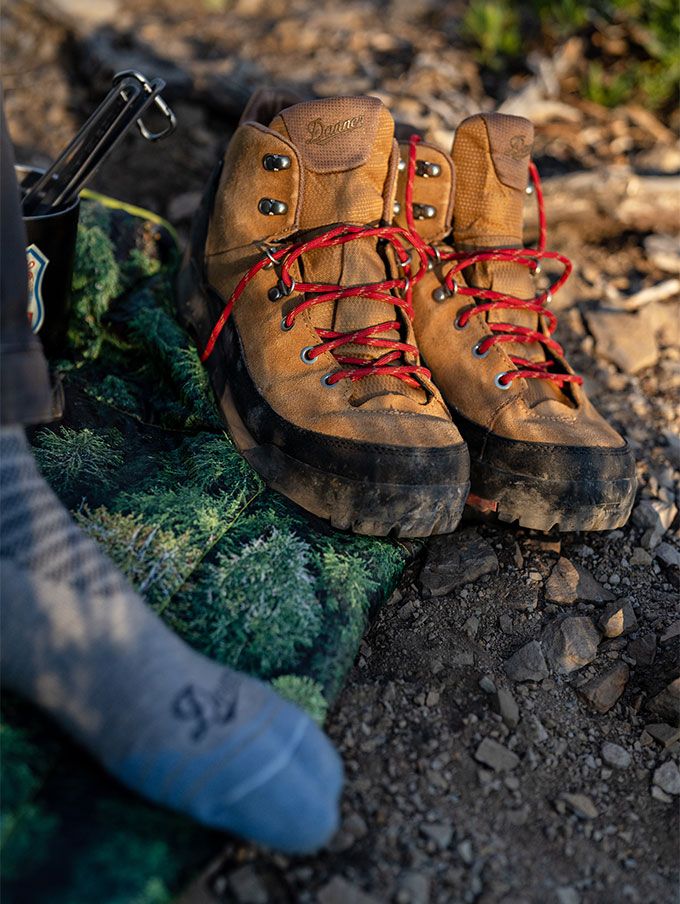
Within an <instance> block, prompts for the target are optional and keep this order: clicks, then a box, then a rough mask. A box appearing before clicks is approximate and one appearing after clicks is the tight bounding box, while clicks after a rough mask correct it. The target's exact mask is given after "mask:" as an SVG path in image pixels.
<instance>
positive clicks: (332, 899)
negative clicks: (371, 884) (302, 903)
mask: <svg viewBox="0 0 680 904" xmlns="http://www.w3.org/2000/svg"><path fill="white" fill-rule="evenodd" d="M316 899H317V901H318V904H348V902H349V901H351V902H352V904H378V901H377V899H376V898H374V897H373V896H372V895H367V894H366V892H365V891H363V890H362V889H361V888H357V886H356V885H352V883H351V882H348V881H347V879H343V878H342V876H333V878H332V879H331V880H330V882H328V883H327V884H326V885H324V886H323V888H320V889H319V891H318V892H317V895H316Z"/></svg>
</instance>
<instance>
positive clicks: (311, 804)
mask: <svg viewBox="0 0 680 904" xmlns="http://www.w3.org/2000/svg"><path fill="white" fill-rule="evenodd" d="M0 556H1V562H0V592H1V595H0V603H1V606H2V634H1V653H0V662H1V666H2V678H3V681H5V682H6V684H7V686H8V687H11V688H12V689H14V690H16V691H18V692H19V693H21V694H23V695H24V696H26V697H28V698H29V699H30V700H32V701H33V702H35V703H37V704H38V705H40V706H41V707H43V708H44V709H45V710H47V712H48V713H50V714H51V715H52V716H53V717H54V718H55V719H56V720H57V721H58V722H59V723H60V724H61V725H62V726H63V728H65V729H66V731H67V732H69V733H70V734H71V735H73V737H75V738H76V739H77V740H78V741H79V742H80V743H82V744H83V745H84V746H85V747H87V748H88V749H89V750H90V751H91V752H92V754H94V756H95V757H96V758H97V759H99V760H100V761H101V762H102V764H103V765H104V766H105V767H106V768H107V769H108V770H109V771H110V772H112V773H113V774H114V775H116V776H117V777H118V778H119V779H120V780H121V781H122V782H124V783H125V784H126V785H128V786H129V787H130V788H133V789H134V790H135V791H138V792H139V793H140V794H143V795H144V796H145V797H147V798H149V799H151V800H152V801H154V802H156V803H158V804H162V805H165V806H168V807H171V808H173V809H175V810H179V811H181V812H184V813H186V814H188V815H190V816H192V817H193V818H195V819H197V820H198V821H200V822H202V823H204V824H205V825H208V826H212V827H214V828H218V829H224V830H228V831H231V832H234V833H236V834H238V835H240V836H242V837H243V838H247V839H249V840H253V841H256V842H258V843H261V844H264V845H266V846H268V847H272V848H276V849H278V850H282V851H285V852H289V853H307V852H311V851H313V850H315V849H317V848H318V847H320V846H322V845H323V844H324V843H325V842H326V841H327V840H328V839H329V838H330V836H331V835H332V833H333V832H334V830H335V828H336V825H337V818H338V798H339V794H340V789H341V785H342V766H341V763H340V760H339V757H338V755H337V754H336V752H335V751H334V749H333V747H332V746H331V744H330V742H329V741H328V739H327V738H326V737H325V735H324V734H323V732H321V731H320V730H319V729H318V728H317V727H316V725H315V724H314V723H313V721H312V720H311V719H310V718H309V717H308V716H307V715H305V714H304V713H303V712H302V711H301V710H299V709H298V708H297V707H295V706H293V705H292V704H289V703H287V702H285V701H284V700H283V699H281V698H280V697H279V696H278V695H277V694H276V693H275V692H274V691H272V690H271V689H270V688H269V687H267V686H266V685H264V684H262V683H261V682H259V681H256V680H254V679H252V678H249V677H247V676H245V675H242V674H239V673H238V672H234V671H232V670H231V669H228V668H226V667H224V666H220V665H218V664H216V663H214V662H212V661H211V660H209V659H206V658H205V657H203V656H201V655H199V654H198V653H196V652H195V651H193V650H192V649H191V648H190V647H188V646H187V645H186V644H185V643H183V642H182V641H181V640H180V639H179V637H177V636H176V635H175V634H173V633H172V631H170V630H169V629H168V628H167V627H166V626H165V625H164V624H163V622H162V621H161V620H160V619H159V618H158V617H157V616H156V615H155V614H154V613H153V612H152V611H151V609H149V607H148V606H147V605H146V604H145V603H144V601H143V600H142V599H141V597H140V596H139V595H138V594H137V593H135V592H134V591H133V590H132V589H131V588H130V587H129V585H128V584H127V582H126V580H125V579H124V578H123V576H122V575H121V574H120V572H119V571H118V570H117V569H116V568H115V566H114V565H113V564H112V563H111V562H110V560H109V559H108V558H107V557H106V556H105V555H104V554H103V553H102V551H101V550H100V549H99V548H98V547H97V545H96V544H95V543H94V542H93V541H91V540H90V539H89V538H88V537H87V536H86V535H85V534H83V533H82V532H81V531H80V530H79V528H78V527H77V526H76V524H75V523H74V522H73V521H72V520H71V518H70V517H69V514H68V512H67V511H66V510H65V509H64V507H63V506H62V505H61V503H60V502H59V500H58V499H57V497H56V496H55V495H54V493H53V492H52V490H51V489H50V488H49V487H48V486H47V484H46V483H45V481H44V480H43V478H42V477H41V475H40V473H39V471H38V469H37V467H36V464H35V461H34V459H33V456H32V455H31V452H30V449H29V448H28V445H27V443H26V439H25V437H24V434H23V430H22V429H21V428H19V427H16V428H15V427H10V428H5V427H3V428H2V429H0Z"/></svg>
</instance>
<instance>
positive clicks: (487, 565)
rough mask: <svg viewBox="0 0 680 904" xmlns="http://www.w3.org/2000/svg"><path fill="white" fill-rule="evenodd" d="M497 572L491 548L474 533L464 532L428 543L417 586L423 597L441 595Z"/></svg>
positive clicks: (496, 560)
mask: <svg viewBox="0 0 680 904" xmlns="http://www.w3.org/2000/svg"><path fill="white" fill-rule="evenodd" d="M497 571H498V557H497V556H496V553H495V552H494V551H493V549H492V548H491V546H490V545H489V544H488V543H487V542H486V540H483V539H482V538H481V537H480V536H479V535H478V534H477V532H476V531H474V530H464V531H461V532H459V533H457V534H447V535H445V536H442V537H436V538H435V539H434V540H432V541H431V542H430V544H429V546H428V551H427V559H426V561H425V565H424V566H423V569H422V571H421V572H420V583H421V585H422V588H423V591H424V593H425V595H426V596H444V595H445V594H447V593H450V592H451V591H452V590H455V589H456V588H457V587H462V586H463V585H464V584H470V583H472V582H473V581H476V580H477V579H478V578H480V577H482V575H485V574H495V573H496V572H497Z"/></svg>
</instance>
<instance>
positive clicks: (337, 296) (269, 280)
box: [179, 93, 469, 537]
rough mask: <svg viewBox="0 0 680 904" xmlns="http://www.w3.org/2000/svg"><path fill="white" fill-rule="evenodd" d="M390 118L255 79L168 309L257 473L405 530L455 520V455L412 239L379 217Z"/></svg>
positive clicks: (374, 527) (386, 200) (358, 521)
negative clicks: (415, 297)
mask: <svg viewBox="0 0 680 904" xmlns="http://www.w3.org/2000/svg"><path fill="white" fill-rule="evenodd" d="M393 129H394V124H393V121H392V117H391V116H390V114H389V113H388V111H387V109H386V108H385V107H384V106H383V104H382V103H381V102H380V101H379V100H377V99H376V98H371V97H338V98H332V99H328V100H317V101H309V102H305V103H298V104H294V105H293V106H287V107H286V104H285V98H283V97H280V96H278V95H276V94H274V93H271V94H270V95H267V96H264V97H263V96H262V95H261V94H260V95H258V97H257V99H256V100H254V101H253V102H252V103H251V104H249V107H248V109H247V111H246V114H245V121H242V123H241V125H240V126H239V127H238V129H237V131H236V133H235V134H234V136H233V138H232V140H231V142H230V144H229V147H228V149H227V152H226V154H225V157H224V160H223V161H222V164H221V166H220V168H219V169H218V171H217V172H216V173H215V175H214V178H213V180H212V182H211V184H210V186H209V188H208V191H207V193H206V195H205V198H204V201H203V205H202V208H201V210H200V212H199V214H198V215H197V217H196V219H195V222H194V225H193V230H192V239H191V247H190V249H189V251H188V254H187V258H186V260H185V266H184V268H183V271H182V274H181V276H180V284H179V296H180V298H179V311H180V316H181V318H182V320H183V321H184V323H185V324H186V325H187V326H188V327H189V328H190V329H191V330H192V331H193V334H194V335H195V337H196V341H197V344H198V347H199V350H200V352H201V357H202V359H203V361H204V363H205V365H206V367H207V368H208V371H209V373H210V378H211V381H212V384H213V387H214V390H215V392H216V394H217V398H218V401H219V405H220V408H221V410H222V413H223V415H224V417H225V420H226V422H227V424H228V426H229V429H230V432H231V434H232V436H233V438H234V440H235V442H236V444H237V446H238V447H239V449H240V450H241V452H242V453H243V455H244V456H245V458H246V459H247V460H248V461H249V462H250V463H251V464H252V466H253V467H254V468H255V469H256V470H257V471H258V472H259V473H260V474H261V475H262V476H263V477H264V479H265V480H266V481H267V483H269V484H270V485H271V486H272V487H274V488H275V489H277V490H279V491H280V492H282V493H284V494H285V495H286V496H288V497H289V498H290V499H292V500H293V501H294V502H296V503H298V504H299V505H301V506H303V507H304V508H306V509H307V510H309V511H310V512H313V513H314V514H316V515H319V516H321V517H323V518H327V519H329V520H330V522H331V523H332V524H333V525H334V526H336V527H340V528H348V529H351V530H353V531H356V532H358V533H365V534H375V535H387V534H392V535H395V536H402V537H409V536H411V537H416V536H428V535H429V534H432V533H443V532H448V531H451V530H453V529H454V528H455V527H456V525H457V523H458V521H459V518H460V514H461V512H462V509H463V506H464V504H465V499H466V496H467V492H468V489H469V458H468V454H467V450H466V447H465V444H464V443H463V441H462V439H461V436H460V434H459V432H458V430H457V429H456V428H455V427H454V425H453V423H452V422H451V417H450V415H449V413H448V410H447V408H446V405H445V404H444V402H443V400H442V398H441V396H440V394H439V392H438V390H437V389H436V388H435V386H434V385H433V384H432V382H431V381H430V375H429V372H428V371H427V370H426V369H425V368H424V367H423V366H422V365H421V364H420V360H419V354H418V349H417V347H416V344H415V339H414V335H413V329H412V326H411V292H412V287H413V285H414V284H415V283H416V282H417V280H418V279H419V278H420V277H421V276H422V275H423V273H424V272H425V266H424V265H423V263H422V261H423V260H424V259H425V254H426V253H425V252H424V251H423V250H422V243H420V245H421V252H420V255H419V253H418V251H417V250H414V249H412V248H411V246H410V243H409V241H408V237H407V236H406V234H405V232H404V230H400V229H398V228H396V227H392V226H390V225H389V224H390V223H391V221H392V211H393V207H394V202H395V192H396V183H397V165H398V161H399V149H398V146H397V144H396V142H395V141H394V137H393ZM410 252H413V253H412V254H411V256H410V257H409V253H410ZM396 262H399V265H396Z"/></svg>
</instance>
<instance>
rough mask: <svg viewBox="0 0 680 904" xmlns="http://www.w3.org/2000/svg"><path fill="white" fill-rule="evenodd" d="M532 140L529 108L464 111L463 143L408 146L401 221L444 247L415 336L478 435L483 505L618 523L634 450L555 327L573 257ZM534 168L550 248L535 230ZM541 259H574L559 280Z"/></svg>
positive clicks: (521, 517)
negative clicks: (530, 201) (550, 212)
mask: <svg viewBox="0 0 680 904" xmlns="http://www.w3.org/2000/svg"><path fill="white" fill-rule="evenodd" d="M532 142H533V126H532V125H531V123H530V122H529V121H528V120H526V119H523V118H521V117H517V116H505V115H502V114H498V113H493V114H480V115H476V116H472V117H470V118H469V119H466V120H465V121H464V122H463V123H461V125H460V126H459V127H458V130H457V131H456V135H455V139H454V143H453V151H452V155H451V156H449V155H448V154H445V153H444V152H443V151H441V150H439V149H437V148H435V147H433V146H432V145H429V144H427V143H425V142H419V141H418V139H417V138H413V139H412V140H411V142H410V144H404V145H402V147H401V164H400V179H399V190H398V202H399V203H400V204H401V213H400V215H399V218H398V221H399V222H401V224H402V225H404V226H410V227H411V228H414V229H415V230H416V231H417V232H418V233H419V234H420V236H421V237H422V238H423V239H424V241H426V242H427V243H428V244H429V246H430V259H431V269H430V272H429V273H428V274H427V276H426V277H425V278H424V279H423V280H421V281H420V282H419V283H418V285H417V286H416V287H415V289H414V311H415V315H414V325H415V332H416V339H417V342H418V344H419V347H420V349H421V353H422V355H423V359H424V362H425V363H426V364H427V366H428V367H429V369H430V370H431V372H432V378H433V379H434V381H435V383H436V384H437V386H438V387H439V389H440V390H441V391H442V394H443V396H444V398H445V400H446V402H447V404H448V406H449V409H450V410H451V412H452V415H453V419H454V422H455V424H456V425H457V426H458V428H459V429H460V431H461V433H462V435H463V437H464V439H465V441H466V442H467V443H468V447H469V450H470V467H471V481H472V487H471V497H470V500H471V504H473V505H476V506H477V507H478V508H480V509H482V510H483V511H494V512H496V513H497V515H498V517H499V518H500V519H501V520H502V521H518V522H519V523H520V524H521V525H522V526H524V527H529V528H535V529H537V530H544V531H547V530H550V529H551V528H553V527H557V528H559V529H560V530H563V531H567V530H606V529H610V528H615V527H619V526H621V525H622V524H624V523H625V522H626V520H627V518H628V516H629V514H630V510H631V506H632V504H633V498H634V495H635V462H634V459H633V455H632V453H631V451H630V449H629V448H628V446H627V445H626V443H625V441H624V440H623V439H622V438H621V437H620V436H619V434H618V433H617V432H616V431H615V430H614V429H612V427H610V426H609V424H607V422H606V421H605V420H604V419H603V418H602V417H601V415H600V414H598V412H597V411H596V410H595V408H594V407H593V406H592V405H591V403H590V402H589V401H588V398H587V396H586V394H585V392H584V389H583V385H582V383H583V381H582V379H581V377H579V376H577V375H576V374H575V373H574V371H573V370H572V369H571V367H570V366H569V364H568V363H567V361H566V360H565V357H564V352H563V349H562V348H561V346H560V345H559V344H558V343H557V342H555V340H554V339H552V338H551V334H552V333H553V331H554V328H555V325H556V319H555V316H554V315H553V314H552V313H551V311H550V308H549V304H550V301H551V298H552V295H553V294H554V293H555V292H556V291H557V290H558V289H559V288H560V286H561V285H562V284H563V283H564V281H565V280H566V278H567V276H568V275H569V272H570V271H571V264H570V263H569V261H568V260H567V259H566V258H564V257H562V256H561V255H558V254H555V253H553V252H547V251H545V250H544V242H545V225H544V224H545V220H544V217H543V200H542V195H541V194H540V181H539V180H538V174H537V172H536V169H535V167H534V166H533V164H531V162H530V153H531V146H532ZM530 174H531V177H532V179H531V181H532V183H533V186H534V187H535V190H536V193H537V200H538V202H539V215H540V220H541V224H542V225H541V238H540V241H539V245H538V248H537V249H525V248H524V246H523V240H522V231H523V229H522V227H523V206H524V197H525V193H526V191H527V190H532V189H531V188H529V189H528V186H529V185H530V182H529V176H530ZM451 227H453V229H452V228H451ZM541 262H543V263H544V264H545V265H546V269H548V267H550V269H551V272H552V271H553V269H554V267H555V266H556V265H558V266H557V269H558V271H561V275H560V276H559V278H558V279H556V280H555V281H554V282H553V283H552V285H551V286H550V287H549V288H548V289H541V288H539V286H538V280H537V277H538V274H539V273H540V268H541Z"/></svg>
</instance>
